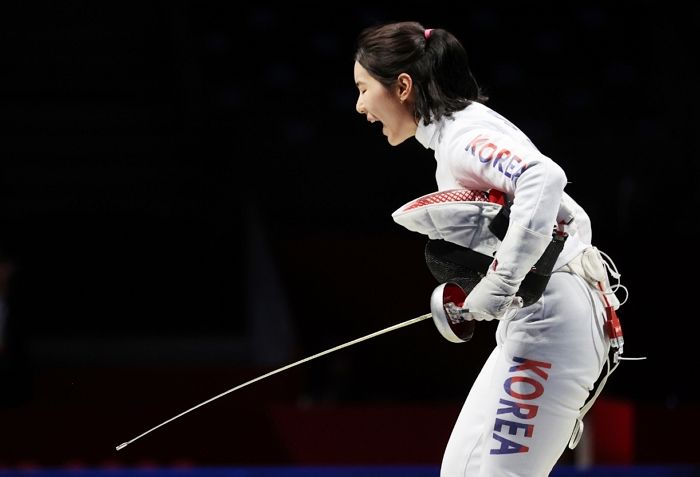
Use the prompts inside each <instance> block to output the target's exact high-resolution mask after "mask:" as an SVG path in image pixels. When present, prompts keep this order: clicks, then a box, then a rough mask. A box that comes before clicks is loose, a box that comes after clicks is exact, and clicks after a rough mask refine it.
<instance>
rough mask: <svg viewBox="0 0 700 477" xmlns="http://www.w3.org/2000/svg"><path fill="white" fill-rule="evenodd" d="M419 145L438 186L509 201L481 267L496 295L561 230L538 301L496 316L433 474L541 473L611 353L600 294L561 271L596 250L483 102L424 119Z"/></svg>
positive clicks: (525, 148)
mask: <svg viewBox="0 0 700 477" xmlns="http://www.w3.org/2000/svg"><path fill="white" fill-rule="evenodd" d="M416 139H417V140H418V141H419V142H420V143H421V144H422V145H424V146H425V147H426V148H430V149H433V150H434V151H435V158H436V161H437V169H436V179H437V185H438V189H439V190H441V191H446V190H451V189H473V190H482V191H488V190H494V189H495V190H498V191H502V192H503V193H505V195H506V197H507V198H508V199H509V201H510V202H511V209H510V225H509V227H508V233H507V234H506V237H505V238H504V239H503V244H502V245H503V246H502V247H500V248H499V250H498V251H497V252H496V256H495V260H494V264H493V265H494V269H493V270H490V271H489V274H492V273H493V274H494V275H497V276H495V279H496V280H497V282H496V283H499V284H501V285H500V286H501V287H502V288H503V289H505V290H510V289H512V290H517V286H518V284H519V282H520V281H521V280H522V278H523V276H524V274H525V273H527V271H529V270H530V268H531V267H532V265H534V263H535V262H536V261H537V259H538V258H539V257H540V255H541V254H542V251H543V250H544V246H546V244H547V243H548V242H549V241H550V240H551V236H552V231H553V229H554V228H555V227H556V226H557V223H558V222H559V223H560V224H563V223H568V225H567V228H566V232H567V233H568V238H567V241H566V243H565V246H564V249H563V251H562V253H561V254H560V256H559V258H558V260H557V263H556V265H555V267H554V269H555V273H553V274H552V276H551V279H550V281H549V284H548V285H547V288H546V290H545V292H544V294H543V296H542V297H541V298H540V299H539V301H537V302H536V303H534V304H532V305H530V306H526V307H525V308H521V309H520V310H519V311H518V312H517V313H516V314H515V316H512V315H509V316H508V317H507V319H506V317H504V316H497V315H495V316H496V317H497V318H499V319H501V321H500V323H499V325H498V328H497V332H496V347H495V349H494V350H493V352H492V353H491V355H490V356H489V358H488V360H487V361H486V363H485V364H484V366H483V369H482V370H481V372H480V374H479V376H478V378H477V379H476V381H475V382H474V383H473V385H472V388H471V390H470V392H469V395H468V397H467V399H466V401H465V403H464V406H463V408H462V411H461V413H460V415H459V418H458V419H457V422H456V424H455V426H454V429H453V432H452V435H451V437H450V440H449V442H448V444H447V448H446V451H445V454H444V458H443V463H442V469H441V476H442V477H465V476H474V477H476V476H488V477H500V476H528V477H533V476H546V475H548V474H549V473H550V471H551V469H552V468H553V466H554V464H555V463H556V462H557V460H558V459H559V457H560V456H561V454H562V452H563V451H564V449H565V448H566V445H567V443H568V442H569V438H570V437H571V434H572V430H573V428H574V424H575V422H576V419H577V417H578V416H579V411H580V409H581V407H582V406H583V405H584V403H585V401H586V399H587V398H588V397H589V392H590V390H591V389H592V388H593V385H594V383H595V381H596V380H597V379H598V377H599V376H600V373H601V370H602V369H603V367H604V364H605V362H606V357H607V355H608V351H609V346H610V340H609V338H608V336H607V335H606V331H605V327H604V325H605V319H606V313H605V303H604V301H603V300H604V299H603V297H602V295H601V294H600V293H599V292H598V291H597V290H596V289H595V288H594V286H593V285H592V284H591V283H589V282H587V281H586V280H584V278H582V277H581V276H580V275H579V274H576V273H573V272H572V268H571V267H569V266H567V264H569V263H570V262H572V261H574V262H575V261H577V260H578V261H580V257H581V255H582V253H583V252H584V251H585V250H587V249H588V250H589V251H590V250H591V249H592V250H594V251H595V250H596V249H595V248H593V247H592V245H591V227H590V221H589V219H588V216H587V215H586V213H585V211H584V210H583V209H582V208H581V207H580V206H579V205H578V204H576V202H575V201H574V200H573V199H572V198H571V197H569V196H568V195H567V194H566V193H565V192H564V187H565V185H566V176H565V174H564V172H563V171H562V169H561V168H560V167H559V166H558V165H557V164H555V163H554V162H553V161H552V160H551V159H550V158H548V157H546V156H545V155H543V154H542V153H541V152H539V151H538V150H537V148H536V147H535V146H534V145H533V144H532V143H531V142H530V140H529V139H528V138H527V137H526V136H525V134H524V133H523V132H522V131H520V130H519V129H517V128H516V127H515V126H514V125H512V124H511V123H510V122H509V121H507V120H506V119H505V118H503V117H502V116H500V115H499V114H497V113H496V112H494V111H493V110H491V109H490V108H488V107H486V106H484V105H482V104H479V103H472V104H471V105H470V106H469V107H467V108H466V109H464V110H462V111H460V112H457V113H455V114H454V115H453V117H452V118H445V119H443V120H441V121H439V122H436V123H433V124H430V125H428V126H425V125H424V124H423V123H422V122H421V123H420V124H419V126H418V130H417V132H416ZM473 210H474V209H473V208H469V207H465V208H464V209H463V212H462V213H460V211H459V209H458V207H457V208H456V209H455V211H454V213H453V214H451V216H450V220H451V223H447V224H435V225H434V227H435V228H436V229H442V230H434V231H432V232H431V233H428V235H431V234H433V235H434V236H433V237H431V238H436V237H438V238H445V239H446V240H452V239H451V237H452V236H453V235H454V234H453V232H454V231H455V230H459V229H460V227H462V226H464V224H468V223H471V222H473V217H471V218H470V211H471V214H472V215H473V214H474V212H473ZM477 210H478V209H477ZM397 212H398V211H397ZM395 214H396V213H395ZM396 218H397V217H395V219H396ZM397 222H399V223H402V225H406V223H405V222H401V221H399V220H397ZM448 222H449V220H448ZM407 226H408V227H409V228H410V229H412V230H416V231H419V232H422V233H427V232H426V231H425V230H418V229H416V228H412V227H411V226H410V224H409V225H407ZM451 234H452V235H451ZM455 242H458V240H455ZM458 244H459V245H463V246H467V247H469V246H470V245H471V246H473V245H474V244H465V243H461V244H460V243H458ZM543 244H544V245H543ZM591 256H593V257H594V259H596V260H597V259H599V257H600V255H598V254H597V253H594V254H592V255H591ZM599 265H600V267H602V264H599ZM557 270H558V271H557ZM499 274H500V275H499ZM485 280H486V279H483V280H482V282H484V281H485ZM482 282H480V283H479V284H478V285H477V287H479V286H480V285H481V284H482ZM605 283H606V284H607V277H606V278H605ZM511 287H514V288H511ZM487 295H488V294H487ZM467 300H469V297H468V298H467ZM615 304H616V305H618V304H619V302H616V301H615ZM487 305H488V303H487ZM465 306H466V303H465ZM465 384H466V383H465Z"/></svg>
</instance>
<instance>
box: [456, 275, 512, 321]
mask: <svg viewBox="0 0 700 477" xmlns="http://www.w3.org/2000/svg"><path fill="white" fill-rule="evenodd" d="M497 281H498V277H497V276H495V275H494V274H487V275H486V276H485V277H484V278H482V279H481V281H480V282H479V283H477V284H476V286H475V287H474V289H473V290H472V291H471V292H469V295H468V296H467V299H466V300H465V301H464V305H463V306H462V310H463V311H462V316H463V317H464V318H466V319H468V320H478V321H482V320H486V321H490V320H493V319H497V320H510V319H511V318H513V317H514V316H515V314H516V313H517V312H518V310H520V308H522V307H523V300H522V298H520V297H519V296H515V295H513V294H512V293H509V292H508V291H507V290H504V289H503V288H501V287H500V286H499V285H498V283H497Z"/></svg>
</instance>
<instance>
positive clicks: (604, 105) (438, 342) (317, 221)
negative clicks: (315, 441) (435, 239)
mask: <svg viewBox="0 0 700 477" xmlns="http://www.w3.org/2000/svg"><path fill="white" fill-rule="evenodd" d="M21 5H22V7H17V6H14V7H12V8H11V9H10V8H8V7H3V10H4V12H3V14H2V15H0V31H2V45H1V46H0V52H1V53H2V55H1V62H0V64H1V65H2V74H1V75H0V153H1V155H0V239H1V240H2V244H3V248H4V249H5V251H6V254H7V255H8V256H9V259H8V260H10V261H11V262H12V263H13V264H14V266H15V269H16V271H15V274H14V275H13V277H12V283H11V289H10V297H9V303H10V315H9V320H8V326H7V327H6V330H5V337H4V340H5V342H6V343H5V347H4V348H3V354H2V355H0V359H3V360H4V364H3V367H2V369H3V382H2V383H0V392H1V393H2V395H3V406H4V408H3V411H2V412H3V415H4V416H5V421H4V422H5V425H4V426H1V427H0V441H1V442H2V445H3V452H4V454H1V453H0V464H3V463H4V464H5V465H14V464H16V463H17V462H25V463H26V462H30V463H33V464H37V465H55V464H66V462H79V463H82V464H87V465H97V464H104V463H105V462H112V459H116V460H115V462H127V463H128V462H132V461H130V460H129V459H134V457H132V456H135V455H138V456H139V458H140V459H155V460H157V459H159V458H160V457H159V456H164V455H167V456H170V455H171V454H176V453H179V455H182V454H185V453H186V451H185V450H184V449H187V452H190V454H191V455H194V456H196V457H193V459H194V460H195V461H196V462H197V463H202V464H207V463H227V464H229V463H239V462H270V461H272V462H287V461H288V460H289V456H288V455H285V454H284V452H283V451H281V450H279V449H277V450H275V449H274V446H272V445H271V444H269V442H270V439H269V435H268V434H269V432H270V429H269V428H267V427H265V426H264V425H260V420H259V419H262V417H261V416H262V411H260V409H263V408H265V407H264V406H266V405H268V404H269V402H272V403H273V404H274V405H280V406H284V405H289V406H312V405H314V404H316V405H332V406H333V405H350V404H353V405H354V404H358V405H359V404H363V403H364V404H367V403H382V405H386V406H389V407H391V406H394V407H400V406H402V405H405V404H417V405H425V406H428V407H430V406H433V405H435V406H441V405H448V406H452V405H454V406H457V407H458V406H459V405H460V404H461V402H462V400H463V399H464V397H465V395H466V391H467V389H468V386H469V384H470V383H471V381H472V380H473V378H474V377H475V375H476V373H477V372H478V369H479V368H480V365H481V363H482V361H483V360H484V359H485V358H486V356H487V354H488V352H489V350H490V348H491V347H492V345H493V330H494V329H495V324H494V323H482V324H480V325H479V327H478V328H477V334H476V336H475V338H474V340H473V341H472V342H471V343H469V344H464V345H453V344H451V343H448V342H447V341H445V340H443V339H442V338H441V337H440V336H439V334H438V333H437V331H436V330H435V329H434V327H432V325H431V324H429V323H428V322H425V323H422V324H418V325H414V326H412V327H410V328H406V329H403V330H400V331H396V332H394V333H392V334H389V335H385V336H382V337H379V338H376V339H375V340H372V341H368V342H366V343H363V344H360V345H357V346H356V347H354V348H350V349H347V350H343V351H339V352H337V353H335V354H333V355H330V356H327V357H324V358H321V359H320V360H318V361H314V362H313V363H309V364H305V365H303V367H299V368H295V369H294V370H290V371H287V372H286V373H285V374H284V375H280V376H276V377H273V378H270V379H269V381H267V382H264V383H260V384H256V385H255V387H254V388H253V387H251V388H250V389H246V390H242V391H239V392H238V393H237V394H235V395H232V396H227V397H226V398H223V399H222V400H221V401H219V402H217V403H216V404H211V405H210V406H208V407H207V408H204V409H202V410H201V411H198V413H199V415H192V416H187V417H183V418H182V421H185V420H187V421H188V422H187V423H184V422H183V423H182V424H180V423H173V424H171V426H172V429H167V428H166V429H163V430H159V431H158V434H157V435H156V434H154V435H153V436H149V437H147V438H145V439H144V441H147V440H148V441H149V442H148V443H147V442H144V443H143V444H141V443H140V442H139V444H133V446H134V447H136V446H141V447H140V448H138V449H135V450H134V451H133V453H132V454H127V456H126V457H122V454H119V455H117V456H115V455H114V452H113V451H112V449H113V447H114V446H115V445H117V444H119V443H120V442H123V441H124V440H127V439H129V438H131V437H134V436H135V435H137V434H139V433H140V432H143V431H144V430H146V429H147V428H149V427H151V426H153V425H156V424H158V423H159V422H161V421H163V420H165V419H167V418H169V417H171V416H172V415H174V414H177V413H179V412H181V411H183V410H184V409H187V408H189V407H190V406H192V405H194V404H196V403H198V402H200V401H203V400H204V399H207V398H209V397H212V396H213V395H216V394H218V393H220V392H222V391H224V390H226V389H228V388H230V387H233V386H234V385H237V384H240V383H241V382H243V381H245V380H247V379H252V378H253V377H255V376H258V375H261V374H263V373H264V372H267V371H270V370H272V369H275V368H277V367H279V366H282V365H284V364H287V363H290V362H292V361H295V360H297V359H300V358H303V357H306V356H309V355H311V354H314V353H317V352H319V351H323V350H325V349H328V348H331V347H333V346H336V345H338V344H341V343H344V342H347V341H349V340H351V339H355V338H357V337H359V336H363V335H365V334H368V333H371V332H374V331H377V330H379V329H382V328H384V327H387V326H390V325H393V324H395V323H398V322H401V321H404V320H407V319H409V318H412V317H415V316H418V315H421V314H423V313H426V312H427V311H429V306H428V302H429V296H430V293H431V291H432V289H433V288H434V286H436V285H437V284H436V283H435V282H434V281H433V279H432V277H431V276H430V275H429V273H428V271H427V268H426V267H425V264H424V262H423V255H422V254H423V246H424V244H425V240H424V237H422V236H419V235H417V234H414V233H412V232H409V231H407V230H405V229H402V228H401V227H400V226H398V225H397V224H395V223H394V222H393V221H392V220H391V216H390V214H391V212H393V211H394V210H395V209H397V208H398V207H400V206H401V205H403V204H404V203H405V202H407V201H409V200H411V199H413V198H416V197H418V196H420V195H423V194H425V193H428V192H432V191H434V190H435V184H434V177H433V173H434V160H433V157H432V153H431V152H430V151H427V150H425V149H423V147H422V146H420V145H419V144H418V143H417V141H415V140H409V141H407V142H406V143H405V144H403V145H401V146H399V147H397V148H392V147H390V146H389V145H388V144H387V143H386V140H385V138H384V137H383V136H382V135H381V133H380V132H379V131H378V130H377V129H375V128H372V127H370V126H369V125H368V124H367V123H366V121H365V120H364V117H361V116H360V115H358V114H357V113H356V112H355V101H356V89H355V86H354V80H353V75H352V67H353V58H352V56H353V47H354V41H355V38H356V36H357V34H358V33H359V31H360V30H361V29H362V28H363V27H365V26H369V25H371V24H374V23H376V22H380V21H397V20H417V21H420V22H421V23H422V24H423V25H424V26H426V27H432V28H438V27H439V28H446V29H448V30H450V31H452V32H453V33H454V34H455V35H456V36H457V37H458V38H460V39H461V40H462V41H463V42H464V44H465V46H466V48H467V51H468V52H469V54H470V57H471V62H472V68H473V71H474V74H475V76H476V77H477V79H478V81H479V83H480V84H481V86H482V87H483V88H484V89H485V91H486V93H487V94H488V95H489V96H490V97H491V100H490V101H489V103H488V104H489V105H490V106H491V107H492V108H494V109H496V110H497V111H499V112H501V113H502V114H504V115H505V116H506V117H508V118H509V119H511V120H512V121H513V122H514V123H516V124H517V125H519V126H520V127H521V128H522V129H523V130H524V131H525V132H526V133H527V134H528V135H529V136H530V137H531V139H532V140H533V141H534V142H535V144H536V145H538V147H539V148H540V150H541V151H542V152H543V153H544V154H546V155H548V156H550V157H551V158H553V159H554V160H555V161H556V162H558V163H559V164H560V165H562V167H563V168H564V169H565V170H566V172H567V176H568V178H569V181H570V184H569V185H568V187H567V191H568V192H569V193H570V194H571V195H572V196H573V197H574V198H575V199H576V200H577V201H578V202H579V203H580V204H581V205H582V206H583V207H584V208H585V209H586V210H587V211H588V213H589V215H590V216H591V219H592V222H593V227H594V229H593V232H594V243H595V244H596V245H597V246H598V247H599V248H600V249H602V250H603V251H605V252H606V253H608V254H609V255H610V256H611V257H612V258H613V260H614V261H615V263H616V264H617V266H618V268H619V270H620V272H621V273H622V283H623V284H624V285H625V286H627V287H628V288H629V291H630V294H629V300H628V301H627V303H626V304H625V305H624V306H623V307H622V308H621V310H620V315H621V319H622V323H623V326H624V330H625V339H626V346H625V351H626V355H627V356H646V357H647V358H648V359H647V360H645V361H638V362H626V363H623V364H622V365H621V367H620V368H619V370H617V371H616V372H615V374H614V375H613V377H612V378H611V380H610V381H609V383H608V384H607V387H606V388H605V392H604V395H605V396H608V397H610V398H617V399H621V400H624V401H629V402H632V403H634V404H635V405H637V406H639V407H640V408H644V409H648V410H650V411H649V413H648V414H646V415H647V416H657V417H659V416H661V417H660V419H661V420H663V421H664V422H684V420H685V416H688V415H691V416H697V410H698V405H699V404H700V403H699V402H698V397H697V393H696V392H695V391H694V388H695V386H694V376H695V375H696V373H695V372H694V371H693V353H692V350H693V349H694V346H695V339H696V336H697V331H698V325H697V319H698V317H697V313H696V312H695V311H694V310H695V300H694V293H695V288H696V287H695V283H696V280H695V278H694V274H695V270H696V269H697V259H696V258H695V255H696V245H695V244H696V242H697V241H696V240H695V234H696V233H697V223H696V217H695V204H696V203H697V202H698V201H697V195H698V175H697V174H698V167H697V158H696V155H697V154H696V151H695V145H694V137H695V135H696V134H697V126H698V124H697V121H696V119H695V111H696V106H697V97H698V94H697V84H698V82H697V80H698V77H697V75H696V74H695V71H696V70H697V67H698V65H697V63H698V60H697V51H696V50H695V49H694V48H693V47H692V45H693V43H694V42H695V41H696V36H697V32H696V29H697V24H698V21H700V17H699V15H698V10H697V8H691V7H682V8H681V7H679V6H674V5H672V4H669V3H668V2H634V3H632V2H630V3H616V4H615V5H607V4H603V3H600V4H594V3H590V2H585V3H577V4H576V5H573V6H561V5H556V6H555V4H554V3H553V4H541V5H539V6H538V7H537V8H535V7H532V6H523V5H508V6H507V7H506V6H500V7H499V6H488V5H485V4H482V3H474V4H467V3H464V2H460V3H459V4H458V5H459V6H455V5H449V4H445V5H442V4H441V5H438V4H436V5H434V6H432V7H431V6H427V5H425V4H421V5H415V6H411V5H401V6H399V5H395V6H381V5H377V4H374V5H371V6H370V5H361V4H355V3H352V4H350V3H343V4H337V5H330V4H323V6H313V5H309V4H303V5H296V4H295V5H291V4H290V5H288V6H286V7H279V6H271V5H266V4H257V5H255V6H252V5H245V4H241V3H238V4H235V5H234V2H218V1H217V2H186V1H172V2H139V3H137V2H134V3H129V2H26V3H22V4H21ZM433 7H434V8H433ZM224 400H225V401H226V402H223V401H224ZM265 409H266V408H265ZM242 410H243V411H242ZM241 412H244V413H245V417H243V416H239V415H238V414H236V413H241ZM681 412H682V413H683V414H681ZM639 414H640V417H639V422H638V425H639V427H640V428H643V425H644V421H645V418H644V417H643V415H642V413H641V412H640V413H639ZM232 416H238V417H236V418H233V417H232ZM679 416H680V417H679ZM673 419H678V421H674V420H673ZM448 421H449V422H448V423H447V426H451V422H452V416H451V415H450V417H449V419H448ZM221 422H226V429H221V428H220V427H217V426H216V424H217V423H221ZM302 422H303V421H302ZM8 423H9V424H8ZM669 432H670V433H671V434H673V433H674V432H676V430H675V429H673V428H671V429H669ZM678 432H680V430H678ZM198 433H201V435H197V434H198ZM229 433H233V434H234V436H233V437H232V436H231V435H230V434H229ZM235 435H244V436H245V438H244V439H243V440H244V441H245V442H247V443H248V444H249V448H247V451H246V452H248V454H246V455H238V454H236V453H235V452H233V453H231V452H229V453H226V451H225V450H217V449H219V447H220V448H221V449H224V447H226V446H228V445H230V440H231V439H233V442H236V440H237V438H236V437H235ZM424 437H425V436H422V438H424ZM223 441H225V442H224V443H222V442H223ZM212 442H218V444H216V445H212ZM262 442H268V448H267V450H266V451H265V452H262V451H260V453H259V455H258V454H255V451H252V450H251V449H254V448H256V449H257V448H258V447H259V446H262V444H260V445H258V443H262ZM178 446H179V447H178ZM198 446H201V447H206V448H207V449H209V451H208V452H209V453H207V452H205V451H202V452H198V451H197V450H196V448H197V447H198ZM217 446H219V447H217ZM269 446H272V449H271V448H270V447H269ZM437 447H438V448H441V447H442V443H441V442H438V444H437ZM66 449H70V451H67V450H66ZM657 451H658V454H657V455H656V456H649V455H648V454H647V455H645V456H641V455H639V456H638V458H639V459H643V458H646V459H648V460H650V461H654V460H659V461H660V460H662V458H664V457H663V456H664V455H666V454H663V450H660V449H657ZM122 452H128V451H122ZM250 452H253V453H252V454H251V453H250ZM224 455H225V457H222V456H224ZM667 455H670V456H671V457H668V458H669V459H670V458H676V457H675V456H676V454H673V453H672V452H671V453H667ZM119 459H124V460H119ZM438 459H439V457H438ZM687 459H689V460H692V459H693V457H692V456H687ZM321 460H323V457H321Z"/></svg>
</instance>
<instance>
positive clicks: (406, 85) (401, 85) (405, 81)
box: [396, 73, 413, 103]
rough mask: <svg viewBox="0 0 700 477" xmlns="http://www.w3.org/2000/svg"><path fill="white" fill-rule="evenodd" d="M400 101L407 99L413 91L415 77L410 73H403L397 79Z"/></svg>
mask: <svg viewBox="0 0 700 477" xmlns="http://www.w3.org/2000/svg"><path fill="white" fill-rule="evenodd" d="M396 85H397V86H396V88H397V94H398V96H399V101H401V102H402V103H403V102H404V101H406V100H407V99H408V98H409V96H410V95H411V92H412V91H413V78H411V75H409V74H408V73H401V74H400V75H399V77H398V78H397V80H396Z"/></svg>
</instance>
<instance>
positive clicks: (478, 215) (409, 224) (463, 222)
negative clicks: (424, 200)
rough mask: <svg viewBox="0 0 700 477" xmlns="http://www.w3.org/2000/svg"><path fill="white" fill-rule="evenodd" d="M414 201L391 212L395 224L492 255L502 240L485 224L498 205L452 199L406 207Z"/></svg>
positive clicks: (490, 219) (497, 209) (490, 218)
mask: <svg viewBox="0 0 700 477" xmlns="http://www.w3.org/2000/svg"><path fill="white" fill-rule="evenodd" d="M424 197H425V196H424ZM413 202H415V201H411V202H408V203H407V204H405V205H403V206H401V207H400V208H399V209H397V210H396V211H395V212H394V213H393V214H391V216H392V218H393V219H394V221H395V222H396V223H397V224H399V225H402V226H404V227H406V228H407V229H408V230H411V231H413V232H418V233H420V234H423V235H427V236H428V237H430V238H431V239H433V240H438V239H442V240H446V241H448V242H452V243H455V244H457V245H461V246H463V247H467V248H470V249H472V250H475V251H477V252H480V253H483V254H485V255H488V256H491V257H492V256H493V255H494V253H496V250H498V247H499V246H500V244H501V241H500V240H499V239H498V238H497V237H496V236H495V235H493V233H491V231H490V230H489V227H488V226H489V224H490V223H491V221H492V220H493V218H494V217H495V216H496V214H498V211H499V210H500V209H501V206H500V205H498V204H494V203H491V202H471V201H455V202H443V203H437V204H430V205H424V206H421V207H414V208H409V209H407V206H408V205H409V204H411V203H413Z"/></svg>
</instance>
